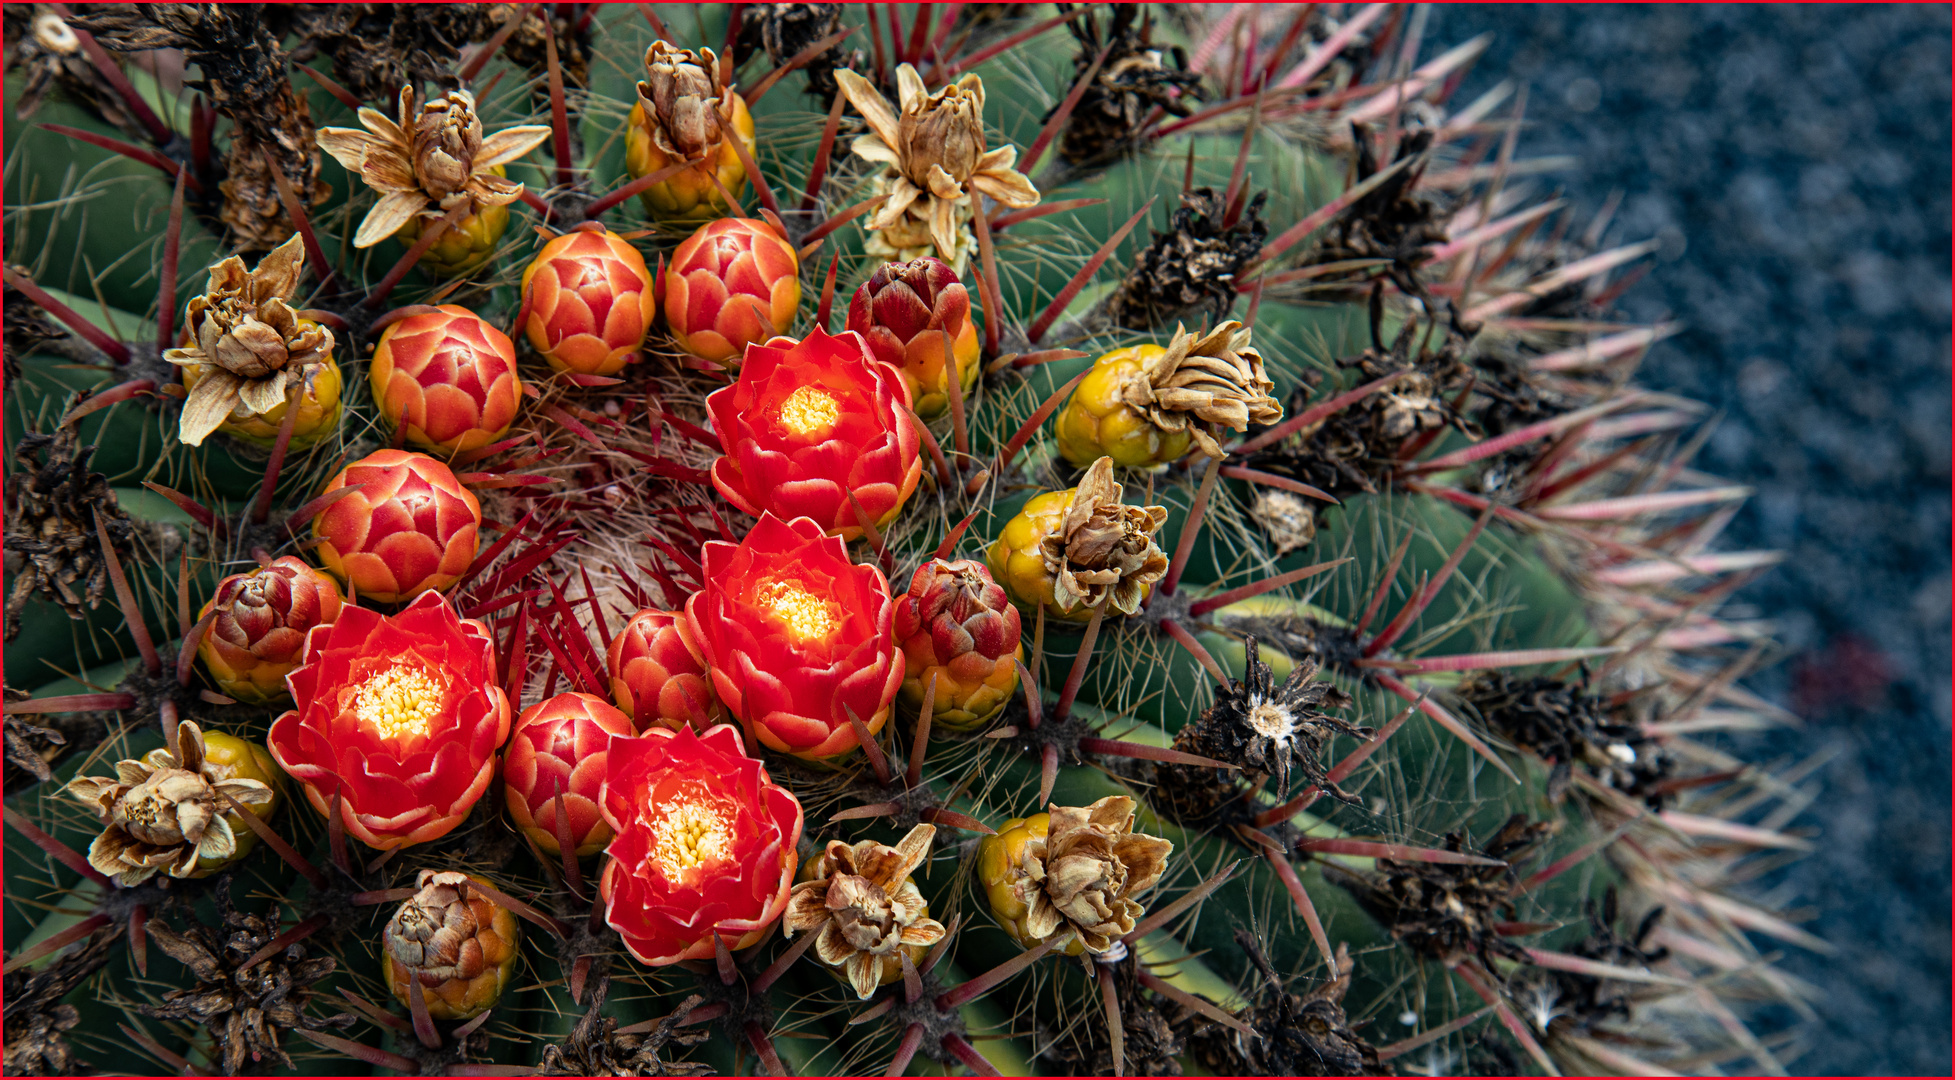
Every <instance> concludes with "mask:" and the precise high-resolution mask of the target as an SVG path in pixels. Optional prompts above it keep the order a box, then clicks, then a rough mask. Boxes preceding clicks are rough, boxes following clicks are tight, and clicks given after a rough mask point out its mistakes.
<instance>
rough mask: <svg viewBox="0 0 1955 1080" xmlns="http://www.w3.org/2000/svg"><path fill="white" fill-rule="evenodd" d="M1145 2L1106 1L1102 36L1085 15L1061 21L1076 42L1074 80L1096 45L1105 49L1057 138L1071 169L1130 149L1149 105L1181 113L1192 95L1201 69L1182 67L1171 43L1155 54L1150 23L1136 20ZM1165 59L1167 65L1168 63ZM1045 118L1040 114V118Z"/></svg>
mask: <svg viewBox="0 0 1955 1080" xmlns="http://www.w3.org/2000/svg"><path fill="white" fill-rule="evenodd" d="M1145 7H1146V5H1144V4H1116V5H1114V6H1113V14H1112V17H1111V18H1110V20H1109V21H1108V24H1107V26H1106V32H1105V35H1104V38H1105V40H1104V41H1102V35H1101V28H1100V24H1099V21H1098V20H1097V19H1095V18H1094V17H1093V15H1091V14H1088V15H1086V16H1085V17H1083V18H1079V19H1074V20H1073V21H1072V22H1070V23H1068V24H1066V28H1067V29H1068V30H1070V31H1071V32H1072V35H1073V37H1074V38H1076V39H1077V40H1078V41H1079V44H1080V49H1079V52H1078V53H1077V54H1075V55H1074V57H1073V78H1074V79H1079V78H1083V77H1084V76H1085V75H1086V72H1087V70H1088V69H1090V68H1091V67H1092V66H1093V60H1094V58H1095V57H1097V56H1098V55H1099V53H1100V49H1101V48H1102V47H1103V46H1104V47H1105V49H1106V60H1105V61H1103V62H1102V63H1101V64H1100V70H1099V72H1098V74H1096V75H1095V76H1094V77H1093V82H1092V83H1091V84H1090V85H1088V86H1087V87H1086V90H1085V91H1084V92H1083V93H1082V94H1080V97H1079V102H1078V103H1077V104H1076V105H1074V106H1073V112H1072V117H1071V119H1070V120H1069V121H1068V122H1067V124H1066V133H1065V134H1064V135H1063V136H1061V137H1060V140H1059V155H1060V156H1061V157H1063V158H1065V159H1066V161H1067V163H1069V164H1071V165H1073V166H1075V167H1077V168H1082V169H1088V168H1095V167H1099V166H1104V165H1109V164H1112V163H1113V162H1114V161H1116V160H1118V159H1119V158H1122V157H1125V156H1126V155H1128V154H1131V153H1133V152H1134V151H1135V150H1136V149H1137V148H1139V146H1140V145H1141V143H1142V141H1143V139H1144V137H1145V136H1144V133H1143V125H1145V124H1146V122H1147V119H1148V117H1149V116H1150V115H1151V114H1152V113H1153V112H1154V110H1155V109H1157V108H1158V109H1160V110H1161V111H1163V112H1165V113H1167V114H1169V115H1171V116H1187V115H1188V114H1189V111H1190V110H1189V104H1190V103H1191V102H1194V101H1196V100H1198V99H1199V95H1200V92H1201V83H1202V77H1201V73H1199V72H1194V71H1189V70H1187V64H1186V58H1185V57H1183V56H1182V54H1181V50H1180V49H1179V48H1173V49H1169V50H1167V51H1166V52H1163V50H1162V49H1161V48H1159V47H1157V46H1156V45H1155V44H1154V32H1153V31H1154V28H1153V20H1152V18H1151V17H1147V18H1142V13H1143V10H1144V9H1145ZM1137 21H1138V23H1139V25H1138V26H1136V25H1135V24H1136V22H1137ZM1169 59H1172V60H1173V61H1174V63H1175V66H1174V67H1169V66H1168V60H1169ZM1057 108H1058V106H1057V105H1054V106H1053V109H1054V110H1055V111H1056V110H1057ZM1051 115H1052V114H1051V113H1050V112H1048V113H1047V114H1046V118H1047V119H1050V118H1051Z"/></svg>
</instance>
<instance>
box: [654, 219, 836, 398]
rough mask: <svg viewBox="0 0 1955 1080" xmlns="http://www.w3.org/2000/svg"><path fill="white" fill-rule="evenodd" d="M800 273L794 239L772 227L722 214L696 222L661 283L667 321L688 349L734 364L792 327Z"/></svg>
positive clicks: (680, 342)
mask: <svg viewBox="0 0 1955 1080" xmlns="http://www.w3.org/2000/svg"><path fill="white" fill-rule="evenodd" d="M800 273H801V260H800V259H799V258H798V257H797V256H796V255H795V253H794V245H792V244H790V243H788V242H787V238H786V237H784V236H782V235H781V234H780V232H779V231H778V230H777V229H775V228H774V226H772V225H770V224H768V223H767V222H765V221H755V220H753V219H752V218H721V219H720V220H718V221H714V222H710V223H708V224H706V225H702V226H700V227H699V230H698V231H697V232H694V233H693V234H692V235H691V236H689V237H687V238H686V241H685V243H683V244H680V245H679V248H678V250H676V251H674V252H673V253H672V264H671V265H670V266H668V267H667V268H666V269H665V272H664V274H663V275H662V279H661V281H660V283H659V293H660V295H661V296H662V297H663V298H664V307H665V321H666V322H667V323H669V324H670V325H671V327H672V336H673V338H675V339H676V340H677V341H678V342H679V344H680V346H681V347H683V348H684V349H685V350H686V351H687V352H690V353H691V354H693V355H694V356H697V357H699V358H700V359H701V360H706V361H710V362H712V363H715V364H726V365H728V366H732V367H737V366H739V364H740V361H741V358H742V354H744V353H745V352H746V348H747V346H749V345H758V344H761V343H763V342H765V341H767V340H768V339H769V338H772V337H774V336H775V335H777V334H785V333H787V331H788V328H789V327H792V326H793V325H794V313H795V310H796V309H797V308H799V307H800V305H801V278H800Z"/></svg>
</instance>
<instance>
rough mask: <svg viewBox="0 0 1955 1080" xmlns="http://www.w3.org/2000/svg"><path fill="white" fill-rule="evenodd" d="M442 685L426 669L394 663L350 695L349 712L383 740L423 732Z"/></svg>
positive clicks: (438, 708)
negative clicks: (351, 698) (351, 701)
mask: <svg viewBox="0 0 1955 1080" xmlns="http://www.w3.org/2000/svg"><path fill="white" fill-rule="evenodd" d="M444 696H445V695H444V694H443V693H442V686H441V684H440V683H437V682H436V681H435V680H433V679H431V678H429V677H428V674H427V672H425V671H423V670H422V669H420V668H418V667H412V666H409V665H407V664H396V665H394V666H393V667H390V668H388V669H387V670H386V671H383V672H381V673H380V674H378V675H375V676H374V677H372V678H370V679H368V680H367V681H366V682H364V683H362V684H361V685H360V689H359V690H357V691H355V692H354V695H353V715H354V716H357V717H359V719H360V726H361V727H364V728H366V729H367V730H368V731H371V732H373V733H374V734H375V735H378V736H380V737H381V738H383V739H398V738H400V737H401V736H403V735H426V734H427V733H428V721H430V720H432V719H434V717H435V714H436V713H439V712H440V711H441V706H442V705H443V704H444V702H443V698H444Z"/></svg>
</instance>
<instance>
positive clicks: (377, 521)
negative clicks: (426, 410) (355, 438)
mask: <svg viewBox="0 0 1955 1080" xmlns="http://www.w3.org/2000/svg"><path fill="white" fill-rule="evenodd" d="M354 484H360V485H364V486H363V487H362V488H361V489H360V490H359V491H358V492H356V493H354V494H352V495H348V496H346V497H345V498H343V499H341V500H339V501H338V502H336V503H334V504H332V505H331V506H328V507H326V509H324V510H322V511H320V512H319V516H318V517H315V518H313V519H312V535H314V536H316V537H318V538H319V539H320V540H321V541H323V543H321V544H320V545H319V561H321V562H323V563H325V564H326V569H327V570H328V571H330V572H331V573H332V575H333V576H334V577H336V578H338V579H339V580H340V581H341V582H343V583H345V584H346V585H347V586H349V587H351V588H352V589H354V590H356V591H357V593H358V595H360V596H362V597H366V598H368V599H371V600H378V601H380V602H381V603H383V604H392V603H397V602H399V601H402V600H408V599H411V598H413V597H415V596H418V595H419V594H421V593H424V592H428V591H430V590H433V591H437V592H438V591H440V590H442V589H446V588H448V587H449V586H451V585H453V584H454V583H455V582H457V581H460V580H461V578H462V575H463V574H464V573H466V572H467V571H468V567H469V564H470V563H472V562H474V561H475V549H476V540H477V534H478V533H479V532H480V531H481V528H482V505H481V504H480V503H478V502H476V500H475V493H474V492H472V491H470V490H468V489H467V488H465V487H463V486H462V483H461V481H460V480H457V479H455V474H454V472H453V471H451V470H450V469H449V468H448V466H446V465H443V464H442V463H441V462H439V461H436V460H435V459H433V458H431V457H429V456H428V455H426V454H414V453H409V452H407V451H404V450H376V451H374V452H373V453H371V454H368V455H367V456H366V457H364V458H361V459H360V460H359V461H356V462H354V463H353V464H351V465H348V466H347V467H346V468H344V469H341V470H340V471H339V475H338V476H335V477H333V478H332V479H331V480H330V481H328V482H327V484H326V488H325V491H326V492H333V491H338V490H339V489H340V488H343V487H348V486H351V485H354Z"/></svg>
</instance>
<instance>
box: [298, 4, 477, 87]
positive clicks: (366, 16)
mask: <svg viewBox="0 0 1955 1080" xmlns="http://www.w3.org/2000/svg"><path fill="white" fill-rule="evenodd" d="M490 6H491V5H488V4H295V5H293V8H294V10H293V12H292V33H293V35H294V36H295V37H297V38H298V39H299V40H300V41H301V42H302V43H303V44H301V45H300V46H299V47H298V48H297V49H294V50H293V52H292V59H294V60H299V61H305V60H310V59H311V58H312V57H313V56H314V55H315V54H318V53H324V54H325V55H326V56H328V57H331V58H332V62H333V77H334V78H335V79H337V80H339V84H340V85H341V86H344V87H346V89H347V90H349V91H351V92H352V94H353V96H354V97H356V98H359V99H360V100H361V101H382V102H384V101H386V100H388V99H389V98H391V97H393V96H394V93H395V91H397V90H398V89H399V88H400V87H402V86H420V85H422V84H424V83H432V82H437V81H439V80H440V79H442V78H444V77H446V76H449V75H450V74H452V73H453V71H454V70H455V69H456V68H457V67H458V66H459V65H458V63H457V61H459V60H460V59H461V50H462V46H464V45H467V44H469V43H471V42H476V41H482V40H485V39H486V38H488V36H489V35H490V34H491V33H492V32H493V28H494V24H493V23H492V22H491V20H490V12H489V8H490Z"/></svg>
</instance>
